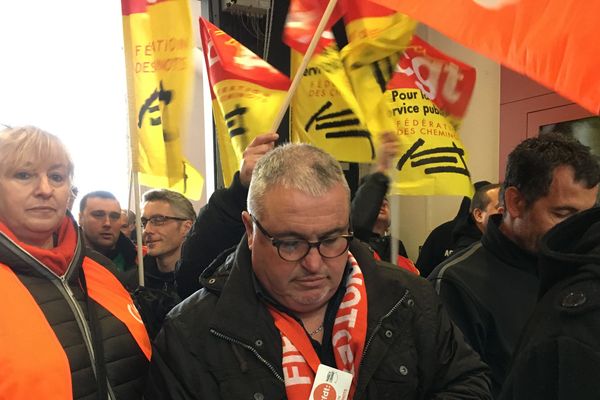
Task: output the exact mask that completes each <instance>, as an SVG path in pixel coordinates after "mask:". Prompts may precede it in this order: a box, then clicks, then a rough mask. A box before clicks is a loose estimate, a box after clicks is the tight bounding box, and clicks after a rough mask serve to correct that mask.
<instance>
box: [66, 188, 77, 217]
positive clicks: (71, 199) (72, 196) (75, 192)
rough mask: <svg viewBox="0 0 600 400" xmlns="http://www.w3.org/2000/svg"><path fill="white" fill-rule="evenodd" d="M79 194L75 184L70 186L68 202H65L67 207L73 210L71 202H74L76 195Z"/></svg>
mask: <svg viewBox="0 0 600 400" xmlns="http://www.w3.org/2000/svg"><path fill="white" fill-rule="evenodd" d="M78 194H79V189H78V188H77V186H75V185H73V186H71V195H70V196H69V202H68V203H67V209H68V210H69V211H71V212H73V204H75V199H77V195H78Z"/></svg>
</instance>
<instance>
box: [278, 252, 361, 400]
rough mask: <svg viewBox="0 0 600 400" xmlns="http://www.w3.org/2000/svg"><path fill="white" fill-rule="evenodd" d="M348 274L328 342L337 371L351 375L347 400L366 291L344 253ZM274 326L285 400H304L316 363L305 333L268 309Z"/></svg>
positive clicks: (355, 265) (289, 319) (357, 354)
mask: <svg viewBox="0 0 600 400" xmlns="http://www.w3.org/2000/svg"><path fill="white" fill-rule="evenodd" d="M348 261H349V262H350V266H351V268H352V269H351V272H350V275H349V276H348V278H347V281H346V293H345V294H344V298H343V299H342V303H341V304H340V307H339V309H338V311H337V313H336V316H335V322H334V323H333V332H332V335H331V342H332V344H333V353H334V357H335V362H336V366H337V368H338V369H340V370H342V371H346V372H350V373H351V374H352V375H354V378H353V379H352V387H351V388H350V393H349V395H348V398H349V399H351V398H352V396H353V395H354V391H355V390H356V381H357V380H358V367H359V365H360V361H361V358H362V353H363V349H364V347H365V337H366V335H367V291H366V290H365V285H364V277H363V274H362V271H361V270H360V267H359V266H358V263H357V262H356V260H355V259H354V257H353V256H352V254H351V253H350V252H348ZM269 312H270V313H271V316H272V317H273V320H274V322H275V326H276V327H277V329H279V332H280V334H281V342H282V347H283V357H282V367H283V375H284V379H285V391H286V394H287V398H288V399H289V400H306V399H308V398H309V396H310V390H311V388H312V385H313V381H314V379H315V374H316V372H317V368H318V367H319V364H320V360H319V357H318V356H317V353H316V352H315V350H314V348H313V346H312V344H311V342H310V339H309V337H308V335H307V334H306V331H305V330H304V329H303V328H302V326H300V324H299V323H298V322H297V321H296V320H295V319H294V318H292V317H291V316H289V315H288V314H286V313H282V312H280V311H278V310H276V309H274V308H273V307H269Z"/></svg>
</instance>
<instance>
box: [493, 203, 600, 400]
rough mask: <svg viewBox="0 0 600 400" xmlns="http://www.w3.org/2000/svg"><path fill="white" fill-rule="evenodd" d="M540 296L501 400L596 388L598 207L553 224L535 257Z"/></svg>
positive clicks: (566, 398)
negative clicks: (536, 259)
mask: <svg viewBox="0 0 600 400" xmlns="http://www.w3.org/2000/svg"><path fill="white" fill-rule="evenodd" d="M538 267H539V274H540V286H541V288H540V294H539V297H540V301H539V303H538V305H537V306H536V308H535V311H534V313H533V316H532V318H531V320H530V321H529V322H528V324H527V327H526V328H525V329H524V331H523V335H522V337H521V340H520V341H519V346H518V348H517V350H516V352H515V358H514V360H515V361H514V364H513V366H512V368H511V371H510V374H509V376H508V378H507V380H506V384H505V385H504V390H503V392H502V396H501V398H502V399H503V400H512V399H514V400H542V399H543V400H570V399H577V400H592V399H597V398H598V395H599V394H600V379H598V377H599V373H600V325H599V324H598V321H599V320H600V208H592V209H590V210H588V211H584V212H582V213H580V214H578V215H576V216H573V217H572V218H569V219H567V220H566V221H564V222H562V223H560V224H558V225H557V226H555V227H554V228H552V229H551V230H550V231H549V232H548V233H547V234H546V236H544V238H543V239H542V242H541V245H540V257H539V264H538Z"/></svg>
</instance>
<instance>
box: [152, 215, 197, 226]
mask: <svg viewBox="0 0 600 400" xmlns="http://www.w3.org/2000/svg"><path fill="white" fill-rule="evenodd" d="M156 218H159V221H160V219H161V218H164V219H165V220H164V221H162V222H160V223H159V224H155V223H153V222H151V221H152V220H156ZM140 220H141V221H142V228H146V225H147V224H148V222H150V224H151V225H153V226H162V225H164V223H165V222H167V221H168V220H173V221H188V220H189V218H181V217H173V216H170V215H153V216H151V217H150V218H144V217H142V218H140Z"/></svg>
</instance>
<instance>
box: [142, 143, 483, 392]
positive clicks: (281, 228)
mask: <svg viewBox="0 0 600 400" xmlns="http://www.w3.org/2000/svg"><path fill="white" fill-rule="evenodd" d="M242 219H243V223H244V226H245V230H246V235H245V236H244V237H243V238H242V240H241V242H240V243H239V245H238V247H237V249H236V250H235V252H233V253H231V254H223V255H222V257H220V258H219V259H217V260H216V261H215V262H214V263H213V264H212V265H211V266H210V267H209V268H208V269H206V270H205V271H204V272H203V274H202V276H201V280H202V285H203V286H204V288H203V289H202V290H200V291H198V292H196V293H194V294H193V295H191V296H190V297H188V298H187V299H186V300H185V301H184V302H182V303H181V304H180V305H178V306H177V307H176V308H174V309H173V311H171V313H169V315H168V317H167V319H166V321H165V324H164V326H163V329H162V330H161V332H160V333H159V335H158V336H157V338H156V340H155V347H154V350H153V354H152V367H151V374H150V379H149V385H148V390H147V392H146V397H147V398H150V399H156V400H159V399H174V398H177V399H214V400H217V399H234V398H235V399H238V398H239V399H242V398H243V399H252V398H254V399H283V398H286V399H289V400H306V399H308V398H309V394H310V393H311V388H313V387H314V388H315V390H316V388H317V386H319V383H321V382H322V383H325V380H324V379H323V380H319V379H318V376H320V375H318V376H316V375H315V374H316V373H317V370H318V369H320V370H321V372H323V371H324V372H323V373H324V375H326V376H330V377H339V379H340V380H339V384H340V385H342V379H341V375H342V371H345V372H348V373H349V374H350V377H349V379H348V381H347V382H348V383H347V385H345V386H343V387H342V388H340V391H339V393H340V395H341V394H342V393H344V392H345V393H347V394H348V398H349V399H366V400H375V399H383V398H385V399H398V400H400V399H435V398H440V399H441V398H444V399H452V398H454V399H487V398H490V394H489V378H488V376H487V368H486V367H485V365H484V364H483V363H482V362H481V361H480V359H479V357H478V356H477V355H476V354H475V352H473V351H472V349H471V348H469V346H467V345H466V344H465V343H464V341H463V339H462V335H461V334H460V332H459V331H458V330H457V329H456V328H455V327H454V325H453V324H452V323H451V322H450V320H449V318H448V316H447V315H446V313H445V311H444V309H443V307H442V306H441V304H440V303H439V300H438V298H437V296H436V295H435V293H434V291H433V289H432V288H431V286H430V285H429V284H428V283H427V282H426V281H424V280H423V279H422V278H419V277H417V276H415V275H414V274H411V273H408V272H406V271H404V270H402V269H399V268H391V267H389V266H387V264H383V263H379V262H377V261H375V260H374V259H373V257H372V253H371V251H370V250H369V249H368V248H367V247H366V246H365V245H364V244H362V243H360V242H359V241H352V238H353V235H352V231H351V227H350V190H349V188H348V184H347V182H346V180H345V177H344V173H343V171H342V168H341V166H340V165H339V163H338V162H337V161H335V160H334V159H333V158H332V157H331V156H330V155H328V154H327V153H325V152H323V151H322V150H320V149H317V148H315V147H313V146H310V145H306V144H289V145H285V146H282V147H277V148H275V149H274V150H272V151H271V152H269V153H267V154H266V155H265V156H264V157H262V158H261V159H260V160H259V161H258V163H257V164H256V167H255V168H254V172H253V174H252V180H251V183H250V188H249V193H248V211H244V212H243V213H242ZM335 380H336V381H337V379H335Z"/></svg>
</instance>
